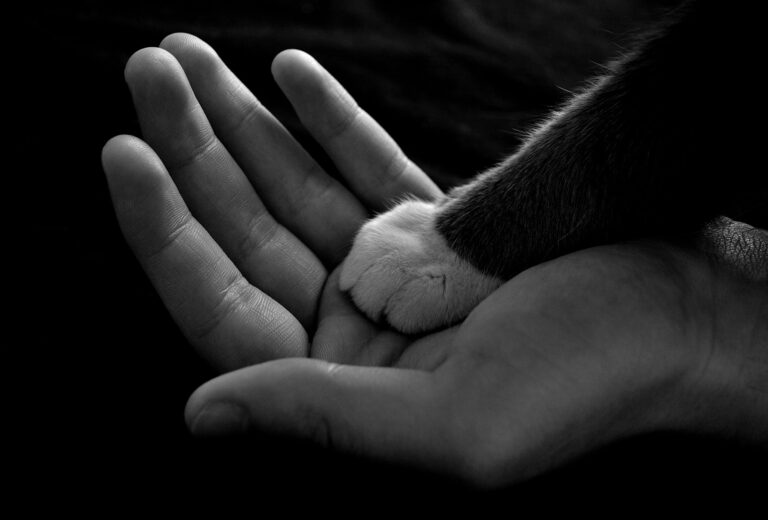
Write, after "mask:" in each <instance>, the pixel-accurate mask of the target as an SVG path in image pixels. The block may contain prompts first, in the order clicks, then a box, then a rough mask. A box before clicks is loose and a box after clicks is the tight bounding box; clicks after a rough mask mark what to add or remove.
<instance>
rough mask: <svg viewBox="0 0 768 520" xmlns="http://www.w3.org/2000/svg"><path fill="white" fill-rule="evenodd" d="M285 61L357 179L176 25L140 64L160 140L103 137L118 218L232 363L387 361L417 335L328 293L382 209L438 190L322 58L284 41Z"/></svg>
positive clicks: (144, 105) (320, 127)
mask: <svg viewBox="0 0 768 520" xmlns="http://www.w3.org/2000/svg"><path fill="white" fill-rule="evenodd" d="M273 73H274V76H275V79H276V80H277V82H278V84H279V85H280V86H281V88H282V89H283V91H284V92H285V93H286V95H287V96H288V98H289V99H290V101H291V102H292V103H293V105H294V107H295V109H296V111H297V113H298V114H299V116H300V118H301V120H302V122H303V123H304V124H305V125H306V127H307V128H308V129H309V130H310V132H311V133H312V134H313V136H314V137H315V138H316V139H317V140H318V142H319V143H320V144H322V145H323V147H324V148H325V150H326V151H327V152H328V154H329V155H330V156H331V158H332V159H333V160H334V161H335V163H336V166H337V167H338V170H339V171H340V173H341V174H342V175H343V177H344V180H345V183H346V184H347V186H344V185H343V184H342V183H340V182H339V181H337V180H335V179H334V178H332V177H331V176H329V175H328V174H327V173H325V172H324V171H323V170H322V169H321V168H320V166H318V164H317V163H316V162H315V161H314V160H313V159H312V158H311V157H310V156H309V155H308V154H307V153H306V151H304V150H303V148H302V147H301V146H300V145H299V144H298V143H297V142H296V141H295V140H294V139H293V138H292V137H291V135H290V134H289V133H288V132H287V131H286V130H285V128H284V127H283V126H282V125H281V124H280V123H279V122H278V121H277V120H276V119H275V118H274V117H273V116H272V115H271V114H270V113H269V112H268V111H267V110H266V109H265V108H264V107H263V106H262V105H260V104H259V102H258V101H257V100H256V98H255V97H254V96H253V95H252V94H251V93H250V92H249V91H248V90H247V89H246V88H245V87H244V86H243V85H242V83H240V82H239V80H238V79H237V78H236V77H235V76H234V75H233V74H232V73H231V72H230V71H229V70H228V69H227V68H226V66H225V65H224V64H223V63H222V61H221V60H220V59H219V58H218V56H217V55H216V53H215V52H214V51H213V50H212V49H211V48H210V47H208V46H207V45H206V44H204V43H203V42H202V41H200V40H199V39H197V38H195V37H193V36H190V35H182V34H176V35H171V36H169V37H168V38H166V39H165V40H164V41H163V43H162V44H161V47H160V48H150V49H143V50H141V51H139V52H137V53H136V54H135V55H134V56H133V57H132V58H131V59H130V60H129V62H128V64H127V66H126V79H127V82H128V84H129V87H130V89H131V92H132V95H133V98H134V104H135V106H136V110H137V113H138V116H139V120H140V123H141V127H142V132H143V134H144V139H145V140H146V144H145V143H144V142H142V141H139V140H138V139H136V138H133V137H129V136H118V137H116V138H114V139H112V140H111V141H110V142H109V143H108V144H107V146H106V147H105V149H104V154H103V161H104V166H105V170H106V172H107V174H108V179H109V182H110V188H111V190H112V193H113V199H114V204H115V209H116V212H117V215H118V219H119V221H120V224H121V227H122V229H123V231H124V233H125V235H126V238H127V239H128V241H129V243H130V244H131V246H132V248H133V249H134V251H135V253H136V255H137V257H138V258H139V260H140V261H141V262H142V265H143V267H144V268H145V270H146V272H147V274H148V275H149V276H150V278H151V279H152V281H153V283H154V285H155V287H156V288H157V290H158V292H159V294H160V295H161V297H162V298H163V300H164V302H165V304H166V306H167V307H168V309H169V310H170V312H171V314H172V315H173V317H174V319H175V320H176V321H177V323H178V324H179V326H180V327H181V329H182V331H183V332H184V333H185V335H186V336H187V338H188V339H189V340H190V342H191V343H192V344H193V345H194V346H195V347H197V349H198V350H199V351H200V352H201V354H202V355H203V356H205V357H206V358H207V359H208V360H210V361H211V362H212V363H213V364H215V365H216V366H218V367H219V368H221V369H224V370H231V369H234V368H240V367H242V366H246V365H249V364H253V363H257V362H261V361H265V360H269V359H275V358H280V357H286V356H307V355H309V354H312V355H313V356H318V357H322V358H324V359H332V360H334V361H345V362H353V361H354V362H360V363H368V364H380V363H381V362H383V360H384V359H385V358H389V357H391V356H392V355H393V354H394V353H395V352H397V351H400V350H402V348H403V347H404V346H405V344H406V343H407V339H406V338H404V337H402V336H400V335H397V334H394V333H391V332H387V331H382V330H379V329H378V328H376V327H375V326H374V325H373V324H371V323H369V322H368V321H367V320H365V319H363V318H362V317H361V316H360V315H359V314H358V313H357V312H356V311H355V310H354V308H353V307H351V306H349V305H347V304H346V302H345V301H344V299H342V298H340V297H339V296H340V295H335V296H336V297H331V296H332V293H333V291H326V292H327V294H328V297H325V298H323V300H322V302H321V301H320V296H321V291H322V290H323V287H324V286H325V285H326V282H327V280H328V273H329V272H330V271H331V270H332V269H334V268H335V267H336V266H337V265H338V264H339V262H340V261H341V260H342V259H343V258H344V256H345V255H346V253H347V251H348V248H349V246H350V245H351V242H352V239H353V237H354V234H355V232H356V231H357V229H358V227H359V226H360V225H361V223H362V222H363V221H364V220H365V219H367V218H368V217H369V216H370V215H371V214H372V212H375V211H380V210H382V209H384V208H385V207H386V206H387V205H388V204H390V203H391V202H392V201H393V200H394V199H396V198H397V197H401V196H403V195H404V194H413V195H416V196H420V197H425V198H432V197H435V196H438V195H439V194H440V190H439V189H438V188H437V187H436V186H435V185H434V184H433V183H432V182H431V181H430V180H429V178H428V177H427V176H426V175H425V174H424V173H423V172H422V171H421V170H420V169H418V168H417V167H416V166H415V165H413V164H412V163H411V162H410V161H409V160H408V159H407V158H406V157H405V156H404V155H403V153H402V152H401V151H400V149H399V148H398V147H397V145H396V144H395V143H394V142H393V141H392V140H391V139H390V138H389V137H388V136H387V134H386V133H385V132H384V131H383V130H382V129H381V128H380V127H379V126H378V125H376V123H375V122H374V121H373V120H372V119H371V118H370V116H368V115H367V114H365V113H364V112H363V111H362V110H360V109H359V108H358V107H357V105H356V104H355V103H354V101H353V100H352V98H351V97H349V95H348V94H346V92H345V91H344V90H343V89H342V88H341V87H340V85H338V83H337V82H336V81H335V80H334V79H333V78H332V77H331V76H330V75H329V74H328V73H327V72H325V70H323V69H322V68H321V67H320V66H319V65H318V64H317V63H316V62H315V61H314V60H313V59H312V58H310V57H309V56H307V55H306V54H304V53H301V52H298V51H286V52H284V53H282V54H281V55H279V56H278V57H277V58H276V59H275V62H274V66H273ZM147 145H149V146H147ZM315 329H317V334H314V332H315ZM313 336H314V337H315V340H314V341H312V337H313ZM352 345H355V346H354V347H352ZM363 351H364V352H363Z"/></svg>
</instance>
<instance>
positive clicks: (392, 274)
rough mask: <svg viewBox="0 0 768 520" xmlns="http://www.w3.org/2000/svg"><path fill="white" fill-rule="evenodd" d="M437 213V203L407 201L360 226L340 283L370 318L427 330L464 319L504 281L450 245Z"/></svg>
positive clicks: (410, 331)
mask: <svg viewBox="0 0 768 520" xmlns="http://www.w3.org/2000/svg"><path fill="white" fill-rule="evenodd" d="M436 214H437V206H435V204H432V203H429V202H424V201H406V202H403V203H401V204H400V205H398V206H396V207H395V208H394V209H392V210H390V211H388V212H386V213H383V214H381V215H379V216H377V217H376V218H374V219H372V220H370V221H368V222H367V223H366V224H365V225H364V226H363V227H362V228H360V231H359V232H358V234H357V237H356V238H355V242H354V244H353V246H352V250H351V251H350V252H349V255H348V256H347V258H346V259H345V260H344V264H343V265H342V268H341V277H340V281H339V287H340V288H341V289H342V290H343V291H348V292H349V294H350V295H351V297H352V300H353V301H354V302H355V305H357V307H358V308H359V309H360V310H361V311H363V312H364V313H365V314H366V315H367V316H368V317H369V318H371V319H373V320H374V321H386V322H387V323H389V324H390V325H391V326H392V327H393V328H395V329H397V330H399V331H401V332H404V333H407V334H414V333H420V332H426V331H429V330H433V329H437V328H441V327H445V326H447V325H450V324H453V323H456V322H458V321H460V320H462V319H464V318H465V317H466V316H467V314H469V312H470V311H471V310H472V309H473V308H474V307H475V306H476V305H477V304H478V303H480V301H481V300H483V298H485V297H486V296H487V295H488V294H490V293H491V292H493V291H494V290H495V289H496V288H497V287H498V286H499V285H501V283H502V280H500V279H498V278H495V277H491V276H488V275H485V274H483V273H481V272H480V271H478V270H477V269H476V268H475V267H473V266H472V265H471V264H469V263H468V262H466V261H464V260H462V259H461V258H459V256H458V255H457V254H456V253H454V252H453V250H451V249H450V248H449V247H448V244H447V243H446V241H445V239H444V238H443V237H442V235H440V233H439V232H438V231H437V230H436V228H435V225H434V223H435V217H436Z"/></svg>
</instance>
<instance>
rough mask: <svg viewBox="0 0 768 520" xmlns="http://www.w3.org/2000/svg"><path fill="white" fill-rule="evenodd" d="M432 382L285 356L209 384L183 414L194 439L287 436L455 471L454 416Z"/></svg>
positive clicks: (424, 375)
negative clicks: (257, 433) (450, 423)
mask: <svg viewBox="0 0 768 520" xmlns="http://www.w3.org/2000/svg"><path fill="white" fill-rule="evenodd" d="M435 379H436V378H435V375H434V374H432V373H428V372H422V371H416V370H404V369H397V368H381V367H357V366H348V365H338V364H333V363H327V362H324V361H319V360H313V359H296V358H294V359H281V360H276V361H270V362H267V363H263V364H260V365H255V366H250V367H247V368H243V369H241V370H237V371H235V372H230V373H228V374H225V375H223V376H220V377H218V378H216V379H213V380H211V381H209V382H207V383H206V384H204V385H203V386H201V387H200V388H198V389H197V390H196V391H195V392H194V393H193V394H192V396H191V397H190V398H189V401H188V403H187V408H186V413H185V415H186V420H187V424H188V426H189V428H190V430H191V431H192V433H193V434H195V435H222V434H231V433H245V432H247V431H262V432H269V433H276V434H286V435H290V436H296V437H300V438H305V439H309V440H312V441H315V442H319V443H321V444H323V445H326V446H329V447H334V448H338V449H340V450H343V451H354V452H357V453H360V454H362V455H367V456H374V457H377V458H384V459H388V460H392V461H398V462H408V463H416V464H417V465H420V466H425V467H430V468H433V469H443V470H449V471H450V469H451V468H446V467H444V466H445V465H446V464H450V458H451V457H449V456H448V455H450V454H451V453H456V450H452V449H449V448H450V444H451V443H450V436H449V435H448V432H450V429H449V428H446V426H448V425H447V424H446V423H447V418H449V416H450V415H449V414H448V413H445V411H446V408H445V406H443V405H441V403H446V399H444V398H442V397H441V393H440V392H438V391H437V390H438V385H437V384H436V381H435ZM446 441H448V442H446ZM440 466H442V468H439V467H440ZM453 469H455V468H453Z"/></svg>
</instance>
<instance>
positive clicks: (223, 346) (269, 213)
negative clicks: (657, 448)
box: [103, 34, 768, 486]
mask: <svg viewBox="0 0 768 520" xmlns="http://www.w3.org/2000/svg"><path fill="white" fill-rule="evenodd" d="M272 73H273V75H274V77H275V80H276V81H277V82H278V84H279V85H280V87H281V88H282V89H283V91H284V92H285V93H286V95H287V96H288V99H289V100H290V101H291V103H292V104H293V106H294V107H295V109H296V111H297V113H298V115H299V117H300V118H301V120H302V122H303V124H304V125H305V126H306V128H307V129H308V130H309V131H310V132H311V134H312V135H313V136H314V137H315V139H317V141H318V142H319V143H320V144H321V145H322V146H323V147H324V149H325V150H326V151H327V152H328V154H329V156H330V158H331V159H332V160H333V161H334V163H335V165H336V166H337V168H338V170H339V172H340V174H341V177H342V179H343V181H337V180H334V179H333V178H331V177H330V176H328V175H327V174H326V173H325V172H323V171H322V169H321V168H320V167H319V166H318V165H317V164H316V163H315V162H314V161H313V160H312V158H311V157H309V156H308V155H307V153H306V152H305V151H303V149H302V148H301V147H300V146H299V145H298V144H297V143H296V141H295V140H294V139H293V138H292V137H291V136H290V135H289V134H288V133H287V132H286V131H285V130H284V128H283V127H282V126H281V125H280V124H279V122H277V121H276V120H275V119H274V118H273V117H272V116H271V115H270V114H269V112H268V111H267V110H266V109H265V108H264V107H262V106H261V105H259V103H258V101H257V100H256V99H255V98H254V97H253V96H252V95H251V94H250V93H249V92H248V90H247V89H246V88H245V87H244V86H243V85H242V84H241V83H240V82H239V81H238V80H237V79H236V77H235V76H234V75H233V74H232V72H230V71H229V70H228V69H227V68H226V67H225V66H224V64H223V63H222V62H221V60H220V59H219V57H218V56H217V55H216V54H215V52H214V51H213V50H212V49H211V48H210V47H208V46H207V45H206V44H204V43H203V42H201V41H200V40H199V39H197V38H195V37H193V36H190V35H184V34H175V35H171V36H169V37H167V38H166V39H165V40H163V42H162V43H161V45H160V48H150V49H143V50H140V51H138V52H137V53H136V54H134V56H133V57H132V58H131V59H130V60H129V62H128V64H127V66H126V80H127V82H128V85H129V87H130V89H131V92H132V95H133V99H134V103H135V105H136V110H137V113H138V115H139V119H140V121H141V125H142V132H143V134H144V141H142V140H139V139H137V138H135V137H131V136H118V137H115V138H113V139H112V140H110V141H109V142H108V143H107V144H106V146H105V147H104V150H103V164H104V169H105V172H106V174H107V178H108V181H109V186H110V190H111V193H112V197H113V201H114V206H115V211H116V213H117V217H118V219H119V221H120V224H121V227H122V230H123V232H124V234H125V237H126V239H127V241H128V243H129V244H130V246H131V247H132V249H133V250H134V252H135V254H136V256H137V258H138V260H139V261H140V262H141V264H142V266H143V267H144V269H145V271H146V272H147V275H148V276H149V277H150V279H151V280H152V282H153V284H154V285H155V287H156V289H157V291H158V293H159V295H160V297H161V298H162V299H163V301H164V303H165V305H166V306H167V308H168V309H169V311H170V313H171V315H172V316H173V318H174V319H175V320H176V322H177V323H178V325H179V327H180V328H181V330H182V331H183V332H184V333H185V335H186V336H187V338H188V339H189V341H190V344H191V345H192V346H193V347H194V348H195V349H196V350H197V351H198V352H199V353H200V355H201V356H203V357H204V358H205V359H207V360H208V361H209V362H210V363H212V364H213V365H215V366H216V367H218V368H219V369H220V370H221V371H222V372H223V375H222V376H220V377H218V378H216V379H214V380H212V381H209V382H208V383H206V384H204V385H203V386H201V387H200V388H199V389H198V390H197V391H195V392H194V394H193V395H192V396H191V397H190V399H189V402H188V404H187V409H186V417H187V422H188V424H189V427H190V429H191V431H192V433H194V434H196V435H221V434H233V433H244V432H247V431H253V430H256V431H258V430H267V431H271V432H276V433H284V434H287V435H294V436H299V437H306V438H310V439H314V440H316V441H318V442H320V443H324V444H326V445H329V446H332V447H334V448H336V449H342V450H350V451H355V452H358V453H362V454H366V455H369V456H373V457H380V458H384V459H388V460H394V461H401V462H406V463H408V464H414V465H420V466H425V467H429V468H431V469H436V470H440V471H444V472H447V473H450V474H454V475H457V476H459V477H461V478H465V479H467V480H469V481H470V482H473V483H474V484H477V485H482V486H494V485H499V484H504V483H509V482H514V481H517V480H520V479H523V478H526V477H528V476H531V475H533V474H536V473H539V472H541V471H544V470H545V469H547V468H549V467H552V466H553V465H556V464H558V463H560V462H562V461H563V460H566V459H568V458H570V457H572V456H575V455H577V454H579V453H583V452H584V451H585V450H588V449H589V448H591V447H594V446H596V445H600V444H603V443H606V442H609V441H611V440H613V439H616V438H619V437H622V436H626V435H631V434H634V433H637V432H642V431H648V430H654V429H659V428H684V429H693V430H697V431H711V432H721V433H723V432H725V433H729V434H734V435H738V436H740V437H742V438H746V439H764V438H765V437H766V436H768V419H767V418H766V412H765V410H768V390H766V388H765V385H764V383H761V381H765V378H766V374H765V372H766V369H765V367H766V366H768V363H766V357H767V356H768V354H767V353H766V348H765V347H766V345H768V330H767V329H766V323H768V294H766V288H765V284H764V282H755V281H751V280H749V279H747V278H745V277H743V276H741V275H740V274H739V273H738V272H737V271H735V270H734V269H732V268H731V267H729V265H727V262H725V261H718V262H713V261H712V260H711V259H708V257H707V256H705V255H704V254H703V253H701V252H699V251H696V250H692V249H691V250H685V249H682V248H678V247H673V246H669V245H665V244H661V243H653V242H647V243H634V244H625V245H615V246H606V247H602V248H595V249H590V250H585V251H581V252H577V253H573V254H571V255H568V256H565V257H561V258H558V259H555V260H553V261H550V262H548V263H546V264H543V265H539V266H536V267H533V268H531V269H529V270H527V271H525V272H523V273H522V274H520V275H519V276H517V277H515V278H513V279H512V280H511V281H509V282H508V283H506V284H504V285H503V286H502V287H501V288H500V289H499V290H497V291H496V292H495V293H493V294H492V295H491V296H490V297H489V298H488V299H487V300H485V301H484V302H482V303H481V304H480V305H479V306H478V307H477V308H476V309H475V310H474V311H473V312H472V313H471V314H470V316H469V317H468V318H467V320H466V321H465V322H464V323H462V324H461V325H459V326H457V327H453V328H451V329H447V330H444V331H440V332H437V333H435V334H432V335H428V336H423V337H419V338H415V337H408V336H404V335H401V334H398V333H395V332H393V331H391V330H388V329H384V328H381V327H380V326H378V325H376V324H374V323H372V322H370V321H369V320H368V319H367V318H365V317H364V316H363V315H361V314H360V313H359V312H358V311H357V310H356V309H355V307H354V306H353V305H352V304H351V303H350V301H349V300H348V298H347V296H346V295H345V294H343V293H341V292H340V291H339V290H338V270H337V266H338V265H339V263H340V262H341V261H342V260H343V258H344V256H345V255H346V253H347V251H348V248H349V246H350V244H351V242H352V238H353V236H354V233H355V232H356V230H357V229H358V228H359V226H360V225H361V224H362V223H363V222H364V220H365V219H366V218H368V217H369V216H370V215H371V214H372V213H373V212H376V211H380V210H381V209H383V208H385V207H386V206H387V204H388V203H390V202H391V201H392V200H393V199H394V198H397V197H401V196H403V195H405V194H410V195H413V196H416V197H420V198H424V199H427V200H430V199H434V198H436V197H438V196H439V195H440V192H439V190H438V189H437V187H436V186H435V185H434V184H433V183H432V182H431V181H430V180H429V178H428V177H427V176H426V175H425V174H424V173H423V172H422V171H421V170H420V169H419V168H418V167H416V166H415V165H414V164H413V163H411V162H410V161H409V160H408V159H407V158H405V157H404V155H403V154H402V152H401V151H400V149H399V148H398V147H397V146H396V144H395V143H394V142H393V141H392V139H391V138H390V137H389V136H388V135H387V134H386V133H385V132H384V131H383V130H382V129H381V128H380V127H379V126H378V125H377V124H376V123H375V121H374V120H373V119H371V117H370V116H368V115H367V114H366V113H365V112H363V111H362V110H361V109H359V107H357V105H356V104H355V103H354V101H353V100H352V98H351V97H350V96H349V95H348V94H347V93H346V92H345V91H344V90H343V89H342V88H341V86H340V85H338V83H336V82H335V81H334V80H333V79H332V78H331V76H330V75H329V74H328V73H327V72H326V71H324V69H322V68H321V67H320V66H319V65H318V64H317V63H316V62H315V61H314V60H313V59H312V58H311V57H309V56H308V55H306V54H304V53H301V52H299V51H285V52H283V53H281V54H280V55H278V56H277V58H276V59H275V61H274V63H273V68H272ZM746 360H749V361H746Z"/></svg>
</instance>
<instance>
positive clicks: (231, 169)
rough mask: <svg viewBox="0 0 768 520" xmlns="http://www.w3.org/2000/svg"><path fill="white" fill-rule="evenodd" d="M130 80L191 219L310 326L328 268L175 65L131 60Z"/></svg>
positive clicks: (141, 55) (154, 58)
mask: <svg viewBox="0 0 768 520" xmlns="http://www.w3.org/2000/svg"><path fill="white" fill-rule="evenodd" d="M125 76H126V80H127V81H128V85H129V86H130V89H131V93H132V95H133V100H134V104H135V106H136V111H137V113H138V116H139V122H140V123H141V128H142V132H143V133H144V136H145V138H146V140H147V142H148V143H149V145H150V146H151V147H152V148H153V149H154V150H155V151H156V152H157V154H158V155H159V156H160V158H161V159H162V161H163V163H164V164H165V165H166V166H167V167H168V169H169V171H170V173H171V175H172V176H173V179H174V182H175V183H176V185H177V186H178V189H179V191H180V192H181V194H182V196H183V197H184V200H185V201H186V202H187V204H188V205H189V208H190V210H191V211H192V214H193V215H194V216H195V217H196V218H197V219H198V220H199V221H200V223H201V224H202V225H203V226H204V227H205V229H206V230H207V231H208V232H209V233H210V234H211V236H212V237H213V238H214V239H215V240H216V242H217V243H218V244H219V245H220V246H221V248H222V249H223V250H224V252H225V253H226V254H227V255H228V256H229V257H230V258H231V259H232V260H233V261H234V263H235V264H236V265H237V267H238V268H239V269H240V270H241V272H242V273H243V275H245V277H246V279H248V280H249V281H250V282H251V283H252V284H253V285H255V286H257V287H259V289H261V290H262V291H264V292H265V293H267V294H269V295H270V296H271V297H272V298H274V299H275V300H277V301H279V302H280V303H281V304H282V305H283V306H284V307H286V308H287V309H288V310H289V311H290V312H291V313H292V314H294V315H295V316H296V317H297V318H298V319H299V321H301V323H302V324H304V326H305V327H309V326H311V325H312V322H313V318H314V310H315V306H316V303H317V298H318V296H319V293H320V290H321V288H322V284H323V281H324V280H325V276H326V273H325V269H324V267H323V265H322V264H321V262H320V261H319V260H318V259H317V258H316V257H315V256H314V255H313V254H312V252H311V251H309V250H308V249H307V247H306V246H305V245H304V244H302V243H301V242H300V241H299V240H298V239H297V238H296V237H295V236H293V235H292V234H291V233H290V232H289V231H288V230H286V229H285V228H284V227H282V226H281V225H279V224H278V223H277V222H275V220H274V219H273V218H272V216H271V215H270V214H269V212H268V211H267V210H266V208H265V207H264V205H263V204H262V202H261V200H259V197H258V196H257V195H256V193H255V192H254V190H253V187H252V186H251V185H250V183H249V182H248V179H247V178H246V177H245V175H244V174H243V172H242V170H241V169H240V167H239V166H238V165H237V163H235V161H234V159H232V156H231V155H230V154H229V153H228V152H227V150H226V149H225V148H224V146H223V145H222V143H221V142H220V141H219V139H218V138H217V137H216V135H215V134H214V132H213V130H212V128H211V126H210V124H209V122H208V120H207V118H206V116H205V114H204V113H203V110H202V108H201V107H200V105H199V104H198V102H197V100H196V99H195V96H194V94H193V93H192V89H191V88H190V86H189V83H188V82H187V79H186V76H185V75H184V71H183V70H182V69H181V66H180V65H179V64H178V62H177V61H176V59H175V58H174V57H173V56H172V55H171V54H169V53H168V52H166V51H164V50H162V49H143V50H141V51H138V52H137V53H135V54H134V55H133V56H132V57H131V59H130V60H129V61H128V64H127V65H126V69H125Z"/></svg>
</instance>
